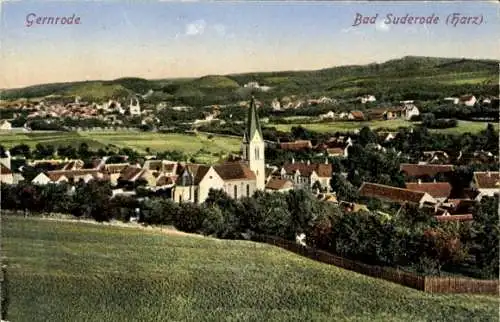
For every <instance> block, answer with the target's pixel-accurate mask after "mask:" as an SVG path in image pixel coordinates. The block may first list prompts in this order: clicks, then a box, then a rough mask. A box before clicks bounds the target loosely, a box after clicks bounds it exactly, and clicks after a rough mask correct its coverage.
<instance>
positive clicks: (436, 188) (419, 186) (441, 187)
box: [406, 182, 451, 202]
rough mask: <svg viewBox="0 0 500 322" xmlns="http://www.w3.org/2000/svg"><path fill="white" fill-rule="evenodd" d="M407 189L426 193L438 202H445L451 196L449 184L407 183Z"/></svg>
mask: <svg viewBox="0 0 500 322" xmlns="http://www.w3.org/2000/svg"><path fill="white" fill-rule="evenodd" d="M406 189H408V190H412V191H421V192H426V193H428V194H429V195H431V196H432V197H433V198H435V199H436V200H437V201H438V202H444V201H445V200H446V199H448V197H449V196H450V192H451V185H450V184H449V183H448V182H418V183H415V182H407V183H406Z"/></svg>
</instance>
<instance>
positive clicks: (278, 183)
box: [266, 178, 293, 192]
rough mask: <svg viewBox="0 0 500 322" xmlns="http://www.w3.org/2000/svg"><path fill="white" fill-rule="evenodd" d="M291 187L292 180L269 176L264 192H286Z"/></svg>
mask: <svg viewBox="0 0 500 322" xmlns="http://www.w3.org/2000/svg"><path fill="white" fill-rule="evenodd" d="M292 189H293V182H292V181H290V180H286V179H278V178H271V179H270V180H269V181H268V182H267V184H266V192H287V191H290V190H292Z"/></svg>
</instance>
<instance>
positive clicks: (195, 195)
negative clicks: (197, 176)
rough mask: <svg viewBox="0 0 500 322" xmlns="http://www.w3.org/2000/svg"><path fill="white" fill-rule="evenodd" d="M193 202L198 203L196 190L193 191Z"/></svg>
mask: <svg viewBox="0 0 500 322" xmlns="http://www.w3.org/2000/svg"><path fill="white" fill-rule="evenodd" d="M194 202H195V203H198V189H196V188H195V189H194Z"/></svg>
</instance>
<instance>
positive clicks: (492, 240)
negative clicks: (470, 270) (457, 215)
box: [471, 195, 500, 276]
mask: <svg viewBox="0 0 500 322" xmlns="http://www.w3.org/2000/svg"><path fill="white" fill-rule="evenodd" d="M498 205H499V203H498V195H497V196H495V197H483V198H482V199H481V204H480V206H479V207H477V208H476V210H475V211H474V212H473V214H472V215H473V218H474V222H473V224H472V228H471V231H472V240H473V247H472V253H473V254H474V255H475V257H476V265H477V266H478V267H479V268H480V269H481V270H482V272H483V274H484V275H485V276H498V269H499V265H498V258H499V237H500V227H499V220H498V211H499V208H498Z"/></svg>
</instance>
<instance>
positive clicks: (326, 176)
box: [280, 160, 333, 191]
mask: <svg viewBox="0 0 500 322" xmlns="http://www.w3.org/2000/svg"><path fill="white" fill-rule="evenodd" d="M332 172H333V167H332V165H331V164H328V161H326V162H325V163H310V161H307V162H295V160H292V163H288V164H285V165H283V167H282V168H281V171H280V175H281V179H285V180H290V181H292V182H293V184H294V187H295V188H299V189H300V188H305V189H312V188H313V187H314V184H315V183H316V182H318V183H319V185H320V187H321V188H322V189H323V190H327V191H329V190H330V179H331V177H332Z"/></svg>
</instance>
